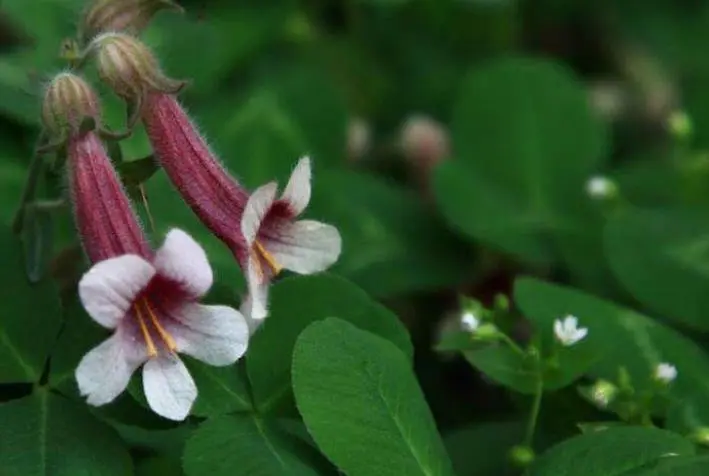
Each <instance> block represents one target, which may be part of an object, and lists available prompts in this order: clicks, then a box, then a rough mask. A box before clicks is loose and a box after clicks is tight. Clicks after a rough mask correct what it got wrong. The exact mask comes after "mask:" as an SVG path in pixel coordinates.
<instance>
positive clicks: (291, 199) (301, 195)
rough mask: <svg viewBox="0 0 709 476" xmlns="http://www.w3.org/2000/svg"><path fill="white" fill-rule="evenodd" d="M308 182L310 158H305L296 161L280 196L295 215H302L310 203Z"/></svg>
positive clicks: (309, 178) (309, 177)
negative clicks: (296, 163)
mask: <svg viewBox="0 0 709 476" xmlns="http://www.w3.org/2000/svg"><path fill="white" fill-rule="evenodd" d="M310 180H311V170H310V157H307V156H306V157H303V158H301V159H300V160H299V161H298V165H296V166H295V169H294V170H293V173H292V174H291V176H290V179H289V180H288V185H286V188H285V190H284V191H283V195H282V196H281V200H285V201H287V202H288V203H289V205H290V208H291V210H292V211H293V213H294V214H295V215H300V214H301V213H303V210H305V208H306V207H307V206H308V203H309V202H310V192H311V189H310V187H311V186H310Z"/></svg>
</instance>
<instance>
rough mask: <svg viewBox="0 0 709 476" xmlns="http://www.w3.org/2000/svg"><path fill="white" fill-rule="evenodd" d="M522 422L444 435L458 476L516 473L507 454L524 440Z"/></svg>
mask: <svg viewBox="0 0 709 476" xmlns="http://www.w3.org/2000/svg"><path fill="white" fill-rule="evenodd" d="M524 431H525V425H524V423H521V422H495V423H482V424H476V425H471V426H468V427H465V428H462V429H458V430H455V431H453V432H451V433H450V434H447V435H445V436H444V441H445V444H446V448H447V449H448V454H449V455H450V457H451V460H453V467H454V468H455V474H457V475H458V476H505V475H512V474H516V471H515V470H514V469H513V468H512V467H511V465H509V464H508V460H507V454H508V452H509V451H510V448H512V447H513V446H514V445H517V444H519V442H520V441H522V440H523V438H524Z"/></svg>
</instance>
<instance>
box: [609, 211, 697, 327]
mask: <svg viewBox="0 0 709 476" xmlns="http://www.w3.org/2000/svg"><path fill="white" fill-rule="evenodd" d="M605 246H606V252H607V254H608V261H609V263H610V265H611V268H612V269H613V272H614V273H615V275H616V276H617V278H618V280H619V281H620V282H621V283H622V284H623V285H624V286H625V288H626V289H627V290H628V291H630V293H632V295H633V296H634V297H635V298H636V299H638V300H639V301H640V302H641V303H643V304H644V305H645V306H647V307H648V308H649V309H650V310H652V311H655V312H658V313H660V314H662V315H663V316H665V317H667V318H668V319H672V320H676V321H678V322H681V323H682V324H685V325H688V326H691V327H692V328H694V329H699V330H704V331H706V330H709V316H707V314H706V311H707V309H709V293H707V289H709V218H708V217H707V215H706V212H705V211H704V210H698V209H697V210H694V209H678V208H675V209H657V210H632V211H628V212H627V213H624V214H623V215H622V216H619V217H618V218H616V219H615V220H612V221H610V222H609V223H608V226H607V227H606V232H605Z"/></svg>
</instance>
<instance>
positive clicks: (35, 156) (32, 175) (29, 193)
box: [12, 134, 44, 234]
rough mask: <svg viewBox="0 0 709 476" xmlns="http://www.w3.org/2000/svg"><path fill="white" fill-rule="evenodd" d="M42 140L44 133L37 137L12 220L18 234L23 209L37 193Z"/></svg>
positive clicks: (21, 224) (23, 212) (13, 227)
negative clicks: (18, 203)
mask: <svg viewBox="0 0 709 476" xmlns="http://www.w3.org/2000/svg"><path fill="white" fill-rule="evenodd" d="M43 142H44V134H41V135H40V137H39V139H37V146H36V147H35V148H34V151H33V152H32V160H31V162H30V167H29V170H28V171H27V179H26V180H25V185H24V188H23V189H22V196H21V197H20V205H19V207H18V208H17V211H16V212H15V217H14V218H13V220H12V232H13V233H15V234H18V233H20V232H21V231H22V228H23V227H24V222H25V211H26V208H27V204H28V203H29V202H30V201H31V200H32V199H33V198H34V196H35V194H36V193H37V185H38V184H39V178H40V175H41V173H42V167H43V165H44V160H43V155H42V153H41V152H40V145H41V144H42V143H43Z"/></svg>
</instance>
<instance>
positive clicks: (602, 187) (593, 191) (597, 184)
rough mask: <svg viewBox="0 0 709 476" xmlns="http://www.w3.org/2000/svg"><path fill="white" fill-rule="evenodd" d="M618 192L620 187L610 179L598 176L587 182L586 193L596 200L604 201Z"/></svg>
mask: <svg viewBox="0 0 709 476" xmlns="http://www.w3.org/2000/svg"><path fill="white" fill-rule="evenodd" d="M617 192H618V187H617V186H616V184H615V182H613V181H612V180H611V179H609V178H608V177H603V176H600V175H597V176H595V177H591V178H590V179H588V182H586V193H587V194H588V196H589V197H591V198H593V199H594V200H604V199H607V198H610V197H612V196H613V195H615V194H616V193H617Z"/></svg>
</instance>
